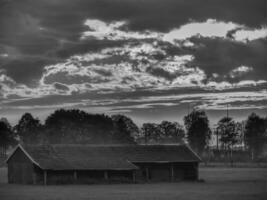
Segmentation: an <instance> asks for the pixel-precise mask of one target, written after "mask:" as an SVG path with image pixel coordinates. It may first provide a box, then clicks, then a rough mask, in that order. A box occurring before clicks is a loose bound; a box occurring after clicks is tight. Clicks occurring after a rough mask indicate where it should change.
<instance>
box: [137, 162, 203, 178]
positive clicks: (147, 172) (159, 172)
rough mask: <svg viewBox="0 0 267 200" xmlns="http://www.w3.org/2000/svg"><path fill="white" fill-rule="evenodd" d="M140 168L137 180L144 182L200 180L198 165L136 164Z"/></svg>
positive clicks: (194, 163) (195, 163) (193, 163)
mask: <svg viewBox="0 0 267 200" xmlns="http://www.w3.org/2000/svg"><path fill="white" fill-rule="evenodd" d="M134 164H135V165H137V166H138V167H139V170H137V172H136V180H137V181H138V182H144V181H152V182H153V181H154V182H157V181H181V180H197V179H198V163H197V162H190V163H134ZM172 174H173V177H172Z"/></svg>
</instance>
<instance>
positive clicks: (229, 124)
mask: <svg viewBox="0 0 267 200" xmlns="http://www.w3.org/2000/svg"><path fill="white" fill-rule="evenodd" d="M217 131H218V134H219V135H220V141H221V142H222V143H223V145H224V146H225V147H226V148H227V149H232V147H233V146H234V145H235V144H236V143H237V142H238V139H239V134H240V131H241V127H240V124H239V123H237V122H235V121H234V120H233V119H232V118H231V117H223V118H222V119H221V120H220V121H219V122H218V124H217Z"/></svg>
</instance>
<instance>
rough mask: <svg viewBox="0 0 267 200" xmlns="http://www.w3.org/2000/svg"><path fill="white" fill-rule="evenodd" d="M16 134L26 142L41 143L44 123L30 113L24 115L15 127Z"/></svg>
mask: <svg viewBox="0 0 267 200" xmlns="http://www.w3.org/2000/svg"><path fill="white" fill-rule="evenodd" d="M14 131H15V134H17V135H18V136H19V138H20V140H21V141H22V142H23V143H26V144H36V143H41V139H40V138H41V136H42V135H41V134H42V125H41V123H40V120H39V119H37V118H34V117H33V116H32V115H31V114H30V113H25V114H24V115H22V117H21V119H20V120H19V122H18V124H17V125H16V126H15V127H14Z"/></svg>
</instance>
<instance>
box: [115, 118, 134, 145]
mask: <svg viewBox="0 0 267 200" xmlns="http://www.w3.org/2000/svg"><path fill="white" fill-rule="evenodd" d="M111 118H112V120H113V122H114V127H115V132H114V135H113V139H115V141H117V142H119V143H130V144H134V143H135V138H136V137H138V135H139V128H138V127H137V125H136V124H135V123H134V122H133V121H132V119H130V118H129V117H126V116H124V115H113V116H111Z"/></svg>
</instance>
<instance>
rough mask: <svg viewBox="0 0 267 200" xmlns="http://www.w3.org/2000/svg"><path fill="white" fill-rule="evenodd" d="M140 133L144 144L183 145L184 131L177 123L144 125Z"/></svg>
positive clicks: (166, 122)
mask: <svg viewBox="0 0 267 200" xmlns="http://www.w3.org/2000/svg"><path fill="white" fill-rule="evenodd" d="M141 133H142V136H143V138H144V139H145V143H183V138H184V135H185V134H184V129H183V127H182V126H181V125H180V124H178V123H177V122H169V121H162V122H161V123H160V124H156V123H144V124H143V126H142V128H141Z"/></svg>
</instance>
